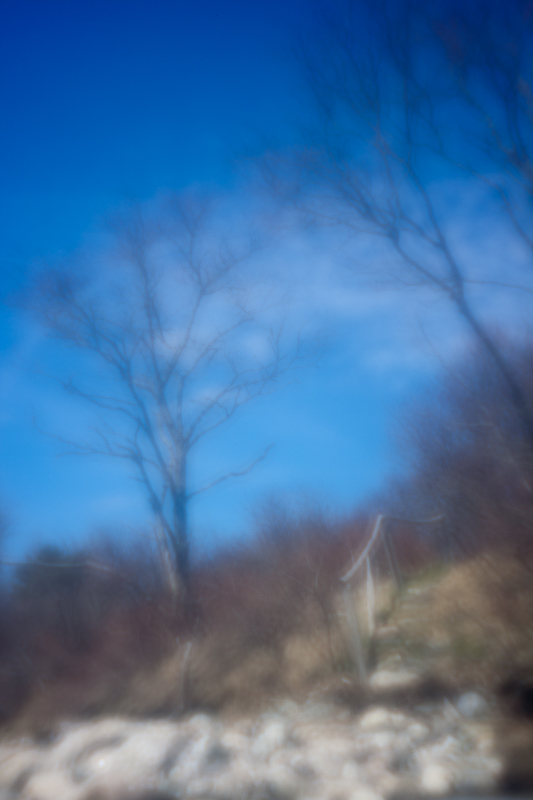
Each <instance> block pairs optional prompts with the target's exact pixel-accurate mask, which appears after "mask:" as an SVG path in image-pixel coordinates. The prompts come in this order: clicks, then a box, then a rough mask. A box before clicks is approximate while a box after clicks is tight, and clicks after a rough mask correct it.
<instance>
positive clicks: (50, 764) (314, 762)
mask: <svg viewBox="0 0 533 800" xmlns="http://www.w3.org/2000/svg"><path fill="white" fill-rule="evenodd" d="M452 577H453V575H452ZM459 577H460V578H461V580H460V581H459V582H458V583H459V588H460V587H461V586H463V585H470V584H471V581H470V583H469V582H468V581H466V580H465V579H464V576H459ZM440 585H441V586H445V585H444V584H442V583H441V584H440ZM445 588H446V586H445ZM438 591H439V583H438V582H437V581H435V580H432V581H431V582H430V583H429V584H427V583H426V584H422V585H413V586H411V587H409V588H407V589H406V591H405V592H404V594H403V597H402V601H401V603H399V604H397V605H396V606H395V609H394V613H392V614H390V613H389V614H388V616H387V619H386V620H385V621H384V622H382V624H381V626H380V627H378V630H377V631H376V635H375V638H374V654H373V656H372V653H369V656H372V657H371V658H370V659H369V661H370V662H371V663H373V667H372V670H371V671H370V674H369V675H368V676H367V680H366V682H365V684H364V687H363V688H362V685H361V682H358V681H357V680H356V679H355V678H354V676H353V672H352V673H350V672H346V673H344V674H342V673H339V672H337V673H336V674H332V675H330V678H331V680H330V679H329V678H328V680H327V681H326V683H328V682H329V683H331V685H329V686H324V685H322V687H321V688H320V689H316V690H313V691H312V692H311V693H310V694H309V693H307V694H306V695H305V696H304V695H301V694H300V696H299V700H298V702H296V701H295V700H293V699H284V700H281V699H279V698H278V699H277V700H271V701H270V703H267V704H266V706H265V704H264V703H263V709H262V711H261V710H256V711H255V712H254V713H252V712H251V711H249V712H246V711H244V710H243V709H242V707H241V708H240V710H238V709H236V708H234V709H233V712H230V711H229V710H226V711H225V712H224V713H219V714H206V713H194V712H192V711H191V713H190V714H188V715H183V714H182V715H181V716H178V717H172V716H168V717H167V718H166V719H163V718H160V719H150V720H148V719H144V720H143V719H138V718H137V719H135V718H133V719H132V718H131V716H130V717H128V716H127V715H123V716H120V715H118V716H109V715H108V716H105V715H102V716H100V717H98V718H96V719H93V720H85V721H64V722H54V723H53V724H51V725H50V727H49V729H48V730H46V731H45V728H43V733H42V735H41V736H35V735H33V736H24V735H23V734H21V733H20V730H21V728H19V729H18V730H19V732H18V733H15V730H16V728H13V729H12V732H11V734H10V733H9V731H8V730H7V729H6V730H4V733H3V737H2V739H0V800H15V799H16V798H18V799H19V800H170V799H171V798H177V797H179V798H191V800H208V799H209V800H230V798H231V800H313V798H316V799H317V800H318V799H319V798H320V800H389V799H390V798H401V797H404V798H405V797H411V798H413V797H414V798H416V797H428V796H435V797H439V796H441V797H442V796H447V795H451V794H460V795H467V794H478V795H486V794H487V793H491V792H494V791H497V790H501V789H502V788H503V789H507V788H510V787H511V788H512V786H513V785H514V788H516V789H522V790H523V789H524V788H530V787H531V785H532V781H533V770H532V765H533V756H531V753H533V727H532V725H531V722H530V721H527V720H525V721H523V722H522V723H521V722H520V721H519V720H518V718H510V717H508V718H507V719H505V713H502V706H501V703H500V704H499V702H497V701H496V698H495V697H494V696H493V695H492V694H491V690H490V689H489V688H487V687H489V686H490V685H491V684H490V682H489V683H487V682H486V681H485V683H483V681H481V682H480V683H478V686H485V689H481V688H474V689H473V688H472V687H475V686H476V684H475V676H477V675H478V674H479V676H481V677H482V676H483V675H484V672H483V670H482V669H481V666H482V665H483V664H485V663H486V661H487V655H486V653H487V652H488V651H487V645H486V642H485V641H484V640H479V635H478V634H477V633H476V629H473V630H472V631H470V629H469V628H468V629H465V630H466V633H463V632H462V629H461V627H460V626H461V625H463V624H464V623H463V622H462V617H461V616H460V615H459V616H457V615H455V616H454V614H455V612H454V610H453V607H452V606H450V601H449V599H448V598H449V597H451V598H452V599H453V600H454V601H455V598H456V597H459V590H458V589H457V588H456V586H455V584H453V583H452V585H451V587H449V588H448V589H446V591H444V592H442V591H441V594H435V593H436V592H438ZM476 597H477V595H476ZM466 605H467V603H466V601H465V599H464V598H460V602H459V606H458V607H459V611H461V612H462V609H463V608H464V607H465V606H466ZM486 605H487V601H485V600H483V604H482V606H481V608H482V611H483V613H485V607H486ZM529 607H530V606H528V608H529ZM450 609H451V610H450ZM439 610H440V612H441V616H442V619H443V620H444V622H441V623H439V621H438V620H439V613H438V612H439ZM469 613H470V618H472V617H474V618H479V617H480V614H479V613H478V614H477V617H475V615H473V614H472V612H469ZM491 619H492V620H494V619H496V617H495V615H494V614H493V615H492V617H490V616H489V615H488V612H487V614H486V615H485V617H484V618H483V620H482V621H483V628H482V630H483V632H484V635H485V636H486V637H487V636H488V634H486V626H487V621H488V620H491ZM459 633H461V636H463V639H460V638H458V636H459ZM489 633H490V637H492V636H493V633H492V629H490V631H489ZM496 633H497V631H496ZM467 636H468V638H466V637H467ZM476 636H478V639H476ZM454 637H455V638H454ZM490 637H489V638H490ZM479 641H481V645H483V647H484V648H485V649H484V650H483V649H482V648H481V645H480V644H479ZM464 642H466V643H467V644H468V647H465V644H464ZM458 644H459V645H460V647H458ZM473 644H476V647H475V648H474V646H473ZM510 646H511V647H512V648H514V649H515V650H516V649H517V645H516V642H515V641H514V640H512V641H511V644H510ZM526 655H527V656H528V658H529V651H528V652H527V653H526ZM300 657H301V654H300ZM528 663H529V662H528ZM172 664H173V662H172ZM172 664H171V666H172ZM480 665H481V666H480ZM157 674H158V673H154V676H152V680H151V681H149V682H150V684H154V683H155V684H157V682H158V680H159V678H157ZM463 674H465V675H466V676H467V683H466V684H464V683H463V684H461V681H456V682H455V683H454V682H453V681H448V680H447V679H448V678H449V677H450V676H451V675H459V676H461V675H463ZM243 675H244V677H246V675H248V678H249V674H248V673H243ZM183 681H184V679H183V678H180V681H179V683H180V685H181V686H182V688H183V685H185V684H184V683H183ZM432 682H433V683H432ZM431 685H433V689H432V690H431ZM424 687H425V688H424ZM461 687H462V688H461ZM428 688H429V691H428ZM500 701H501V698H500ZM258 702H259V701H258ZM259 705H261V703H259ZM526 716H527V715H526ZM506 726H507V727H506ZM45 727H46V726H45ZM34 730H35V728H34ZM517 754H518V755H517ZM513 759H514V764H513V765H512V766H510V765H511V761H513ZM513 771H514V772H513ZM510 774H514V776H515V779H516V780H515V784H512V782H509V779H508V776H509V775H510Z"/></svg>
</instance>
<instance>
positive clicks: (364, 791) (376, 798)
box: [350, 786, 383, 800]
mask: <svg viewBox="0 0 533 800" xmlns="http://www.w3.org/2000/svg"><path fill="white" fill-rule="evenodd" d="M350 800H383V797H382V796H381V795H380V794H378V792H375V791H374V790H373V789H370V788H367V787H366V786H364V787H362V788H361V789H356V790H355V792H352V794H351V795H350Z"/></svg>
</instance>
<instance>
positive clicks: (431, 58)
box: [264, 0, 533, 447]
mask: <svg viewBox="0 0 533 800" xmlns="http://www.w3.org/2000/svg"><path fill="white" fill-rule="evenodd" d="M505 7H506V9H508V10H507V11H505V10H504V9H503V3H501V2H499V0H489V2H488V3H485V2H483V3H481V2H479V3H478V2H477V0H476V2H472V3H470V4H469V3H466V4H465V3H461V4H460V5H459V4H456V6H455V7H454V4H453V3H452V4H447V3H438V2H434V3H426V2H418V0H401V2H399V3H397V2H393V1H392V0H381V2H372V3H368V2H365V1H364V0H363V1H361V0H347V2H343V3H339V4H337V5H336V6H334V7H333V10H332V11H328V12H324V13H323V15H322V16H321V19H320V33H319V34H318V35H317V36H316V37H315V39H314V40H310V41H307V42H304V43H301V44H300V46H299V48H298V57H299V60H300V63H301V65H302V67H303V70H304V73H305V78H306V83H307V86H308V87H309V88H310V90H311V93H312V96H313V98H314V106H315V108H316V110H317V117H316V119H317V121H316V124H314V125H313V126H311V128H310V130H309V131H307V133H306V136H307V147H304V148H300V149H299V150H297V151H296V152H295V153H293V154H291V156H290V157H289V158H288V159H287V158H286V157H284V156H279V155H273V156H271V157H269V158H267V159H265V161H264V170H265V174H266V175H267V178H268V180H269V181H270V184H271V186H273V187H274V188H275V189H276V190H277V191H279V192H282V193H283V195H284V196H285V197H287V196H289V195H290V196H292V197H293V198H294V199H295V201H296V202H297V203H298V204H299V205H300V207H303V208H304V209H305V211H306V213H307V214H308V215H310V216H311V217H312V218H313V219H315V220H318V221H319V222H321V223H322V224H324V225H341V226H343V227H344V228H345V229H347V230H348V231H350V232H354V234H361V233H363V234H373V235H375V236H377V237H379V238H380V239H381V241H382V243H383V245H384V250H383V254H384V259H383V261H384V262H385V263H386V264H387V266H386V267H385V268H383V263H382V264H381V267H382V272H381V275H382V279H383V278H385V279H386V280H387V281H389V280H392V281H393V282H394V283H395V284H396V285H400V286H410V287H412V286H415V287H416V286H421V287H426V288H427V287H429V288H430V289H432V290H434V291H436V292H437V293H439V294H440V295H441V296H444V297H446V298H447V299H448V300H449V301H450V302H451V303H452V304H453V306H454V307H455V309H456V310H457V312H458V313H459V314H460V315H461V317H462V318H463V320H464V321H465V322H466V324H467V325H468V326H469V328H470V330H471V331H472V333H473V335H474V336H475V338H476V339H477V340H478V341H479V342H481V343H482V345H483V347H484V348H485V350H486V351H487V352H488V353H489V354H490V357H491V358H492V359H493V361H494V362H495V364H496V365H497V367H498V369H499V371H500V372H501V374H502V376H503V377H504V379H505V383H506V386H507V389H508V392H509V394H510V397H511V398H512V402H513V404H514V406H515V408H516V409H517V411H518V412H519V415H520V418H521V420H522V424H523V426H524V429H525V430H526V432H527V436H528V439H529V442H530V445H531V447H533V410H532V408H531V405H530V403H529V399H528V397H527V396H526V394H525V392H524V390H523V388H522V385H521V382H520V379H519V377H518V376H517V375H516V373H515V372H514V371H513V369H512V367H511V365H510V364H509V363H508V361H507V359H506V358H505V356H504V353H503V352H502V350H501V348H500V347H499V346H498V343H497V340H496V339H495V338H494V336H493V335H491V332H490V329H489V328H488V327H487V326H486V325H485V324H484V323H483V322H482V320H481V318H480V317H479V316H478V315H477V314H476V312H475V307H474V305H473V304H472V297H471V289H472V286H473V284H475V283H486V284H487V285H490V284H491V283H494V284H498V282H497V281H491V280H490V279H489V278H490V276H487V279H486V280H483V279H482V280H474V277H473V276H472V275H471V274H470V272H469V269H468V264H466V263H464V259H463V258H462V257H461V253H460V252H458V251H457V248H456V247H454V245H453V243H452V241H451V239H450V236H449V234H448V226H447V220H449V216H450V210H449V208H447V209H446V208H444V207H443V203H442V202H441V200H440V198H439V195H438V191H439V189H438V178H439V177H442V176H444V175H449V174H450V172H452V171H453V170H455V173H454V174H455V175H456V176H457V175H462V176H463V177H464V176H465V174H469V175H470V176H471V177H473V178H475V179H476V180H479V181H481V182H482V184H483V185H484V186H485V187H486V188H487V189H488V190H489V192H490V193H492V194H493V195H494V196H495V197H496V198H497V199H498V200H499V201H500V203H501V208H502V209H503V211H504V213H505V214H507V215H509V218H510V219H511V220H512V222H513V226H514V228H515V231H516V232H517V233H518V234H519V236H520V237H521V239H522V240H523V241H525V242H526V243H527V244H528V246H530V247H531V245H532V244H533V234H532V222H533V219H532V216H531V208H532V207H531V197H532V196H533V182H532V181H533V170H532V163H533V162H532V160H531V157H530V153H531V152H532V150H531V147H532V145H533V125H532V122H533V91H532V72H531V65H532V50H531V34H532V31H533V28H532V25H533V17H532V16H531V14H529V15H527V14H526V11H527V10H528V9H529V10H530V3H526V2H525V0H519V1H518V2H516V3H510V4H509V3H508V4H505ZM478 24H481V32H480V31H479V29H478V28H477V25H478ZM518 29H520V31H519V32H518ZM515 31H516V32H518V36H517V39H516V40H515V39H514V32H515ZM295 167H296V169H294V168H295ZM291 181H293V183H292V186H291V185H290V182H291ZM528 198H529V199H528ZM526 200H528V201H527V202H526ZM505 266H507V265H505ZM505 266H504V269H503V270H502V271H503V272H505ZM476 277H478V276H476ZM500 288H509V289H512V290H521V291H527V292H529V293H531V292H532V287H531V285H529V286H525V287H524V286H515V285H514V283H513V281H512V279H509V282H508V283H505V279H504V278H503V279H502V281H501V282H500Z"/></svg>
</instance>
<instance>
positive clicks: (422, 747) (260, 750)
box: [0, 693, 503, 800]
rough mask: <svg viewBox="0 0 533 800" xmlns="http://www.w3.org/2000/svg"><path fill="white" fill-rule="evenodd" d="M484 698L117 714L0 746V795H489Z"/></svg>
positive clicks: (497, 761)
mask: <svg viewBox="0 0 533 800" xmlns="http://www.w3.org/2000/svg"><path fill="white" fill-rule="evenodd" d="M490 720H491V707H490V703H489V702H487V701H486V700H485V699H484V698H483V697H482V696H481V695H479V694H476V693H466V694H463V695H461V696H459V697H457V698H453V699H451V700H449V699H446V700H440V701H439V702H432V703H426V704H422V705H418V706H417V707H415V708H413V709H412V711H411V712H410V713H405V712H403V711H400V710H395V709H393V708H387V707H384V706H377V705H374V706H370V707H367V708H366V709H365V710H364V711H363V712H361V713H359V714H356V713H354V712H352V711H350V710H348V709H346V708H342V707H340V706H335V705H330V704H328V703H325V702H318V701H316V700H310V701H308V702H306V703H302V704H297V703H295V702H293V701H291V700H285V701H283V702H281V703H279V704H278V705H277V707H273V708H272V710H270V711H267V712H264V713H262V714H261V715H259V716H257V717H255V718H253V717H247V716H239V717H235V718H233V719H231V718H226V719H223V718H221V717H219V718H217V717H214V716H209V715H206V714H195V715H193V716H190V717H188V718H187V717H186V718H183V719H181V720H176V721H173V720H158V721H132V720H129V719H126V718H120V717H109V718H103V719H98V720H95V721H90V722H78V723H63V724H62V725H61V726H60V728H59V729H58V731H57V733H56V735H55V736H54V737H52V739H51V741H46V742H41V743H36V742H35V741H33V740H29V739H18V740H9V739H6V740H4V741H3V742H2V743H1V744H0V798H2V800H8V798H9V799H12V798H20V799H21V800H78V799H79V800H99V799H100V798H101V800H104V799H107V798H113V800H115V798H138V797H139V798H150V797H152V798H157V797H160V798H173V797H188V798H248V799H249V800H263V798H265V800H267V799H268V800H273V799H274V798H280V800H281V799H282V798H300V797H301V798H315V797H316V798H331V800H337V799H338V800H341V799H343V798H345V799H346V800H379V798H389V797H392V796H397V795H406V794H409V795H421V796H427V795H428V794H430V795H446V794H449V793H450V792H452V791H457V792H460V793H471V792H477V793H479V792H490V791H491V790H493V789H494V788H495V787H496V786H497V785H498V781H499V778H500V775H501V773H502V769H503V764H502V760H501V758H500V757H499V755H498V751H497V746H496V742H495V733H494V729H493V725H492V723H491V721H490Z"/></svg>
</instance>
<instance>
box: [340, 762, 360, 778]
mask: <svg viewBox="0 0 533 800" xmlns="http://www.w3.org/2000/svg"><path fill="white" fill-rule="evenodd" d="M342 777H343V778H344V780H345V781H350V782H351V781H353V782H355V781H356V780H358V779H359V778H360V777H361V768H360V767H358V766H357V764H355V763H354V762H353V761H349V762H348V763H347V764H345V765H344V767H343V768H342Z"/></svg>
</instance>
